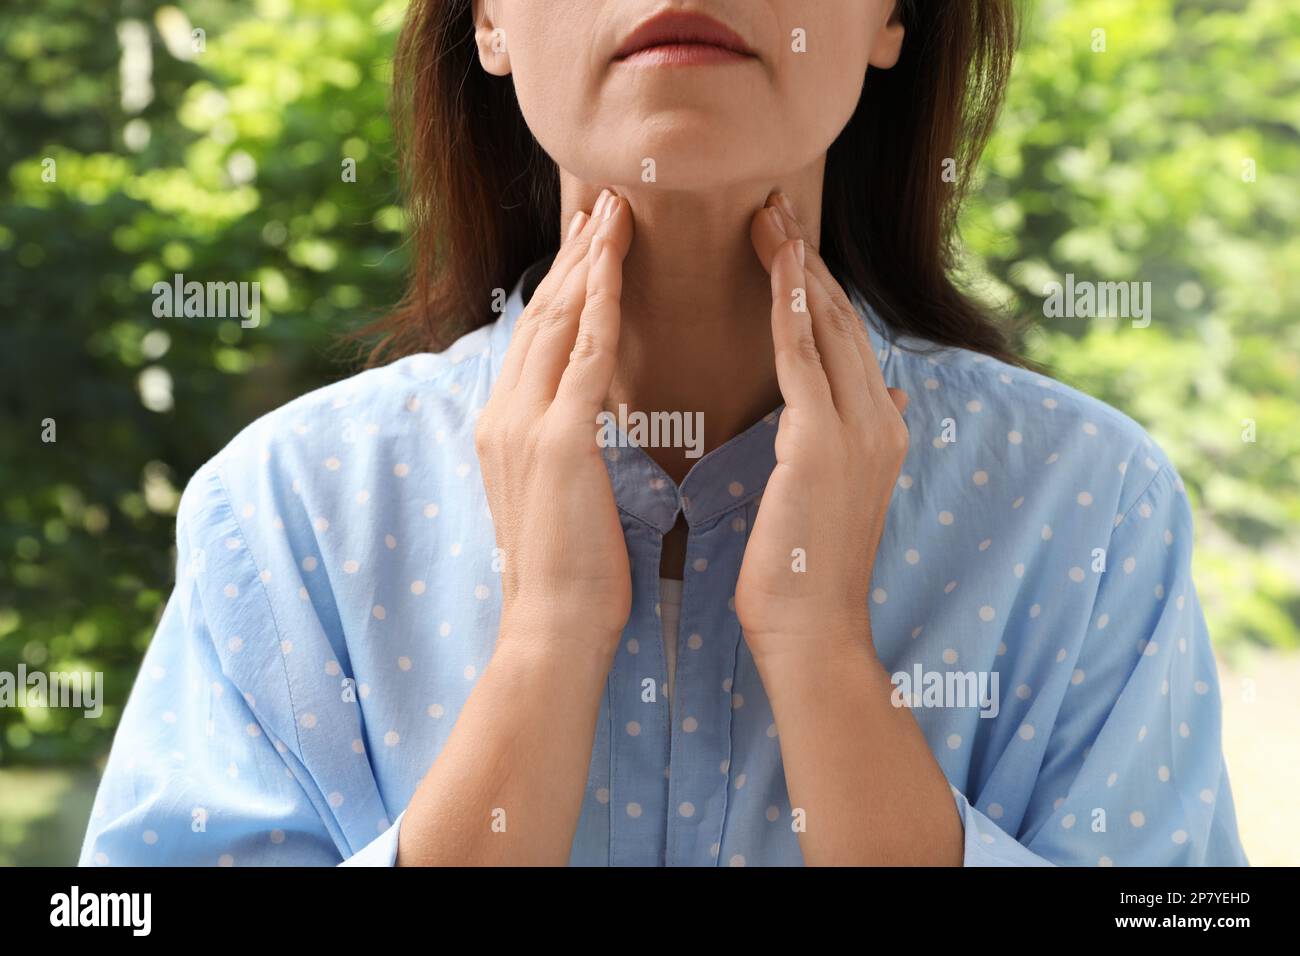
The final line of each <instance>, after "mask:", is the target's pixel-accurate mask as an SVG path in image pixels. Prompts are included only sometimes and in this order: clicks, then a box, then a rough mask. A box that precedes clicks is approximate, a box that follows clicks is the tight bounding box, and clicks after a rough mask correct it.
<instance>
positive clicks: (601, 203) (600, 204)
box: [591, 189, 609, 219]
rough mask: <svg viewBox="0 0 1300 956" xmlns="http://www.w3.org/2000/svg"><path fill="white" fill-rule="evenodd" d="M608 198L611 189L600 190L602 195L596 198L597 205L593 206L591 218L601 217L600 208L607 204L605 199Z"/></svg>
mask: <svg viewBox="0 0 1300 956" xmlns="http://www.w3.org/2000/svg"><path fill="white" fill-rule="evenodd" d="M607 199H609V190H608V189H602V190H601V191H600V197H599V198H598V199H597V200H596V205H594V206H592V207H591V218H592V219H599V218H600V210H601V207H603V206H604V205H605V200H607Z"/></svg>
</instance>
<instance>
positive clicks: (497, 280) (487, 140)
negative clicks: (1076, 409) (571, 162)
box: [369, 0, 1021, 365]
mask: <svg viewBox="0 0 1300 956" xmlns="http://www.w3.org/2000/svg"><path fill="white" fill-rule="evenodd" d="M898 15H899V16H901V17H902V19H903V24H904V27H905V29H906V33H905V36H904V40H903V48H902V53H901V55H900V57H899V60H898V63H897V64H896V65H895V66H894V67H893V68H892V69H889V70H871V71H869V72H868V74H867V79H866V82H865V84H864V86H863V91H862V97H861V99H860V100H859V102H858V106H857V110H856V111H855V112H854V114H853V117H852V119H850V121H849V123H848V125H847V126H846V127H845V128H844V130H843V131H842V132H841V133H840V136H839V137H838V138H837V139H836V141H835V142H834V143H833V144H832V145H831V147H830V150H829V152H828V154H827V162H826V178H825V184H824V189H823V198H822V236H821V247H820V252H821V254H822V256H823V258H824V259H825V260H826V263H827V266H828V267H829V268H830V269H831V271H832V272H833V273H834V275H835V276H836V278H837V279H838V280H839V281H840V282H841V284H843V285H844V287H845V289H846V290H849V291H856V292H857V293H858V294H859V295H860V296H861V297H862V298H863V299H864V300H865V301H866V302H867V303H868V304H869V305H870V306H871V307H872V309H873V310H874V311H875V312H876V314H877V315H878V316H879V317H880V318H881V320H883V322H884V323H885V324H886V325H887V326H888V327H889V328H890V329H892V330H893V331H895V332H899V333H903V334H906V335H912V336H916V337H919V338H921V339H926V340H929V341H930V342H934V343H936V344H938V345H944V346H957V347H960V348H967V349H972V350H974V351H977V352H983V353H985V354H987V355H991V356H994V357H996V358H999V359H1002V360H1004V361H1008V362H1012V363H1015V364H1021V360H1020V359H1019V358H1018V357H1017V356H1016V355H1015V354H1014V353H1013V351H1012V349H1011V346H1010V345H1009V344H1008V341H1007V336H1006V334H1005V333H1004V332H1003V330H1002V329H1001V328H1000V327H999V326H998V325H997V324H996V323H995V322H994V321H993V320H992V318H991V317H990V316H989V315H988V314H987V313H986V312H985V310H984V309H983V308H982V307H981V306H980V305H978V304H977V303H976V302H975V301H973V300H972V299H971V298H970V297H969V296H968V295H967V294H966V293H965V292H963V291H962V290H961V289H960V288H959V287H958V285H957V284H956V283H955V282H954V280H953V278H952V274H953V270H954V267H955V239H956V216H957V211H958V209H959V207H960V204H961V200H962V197H963V195H964V193H965V190H966V188H967V186H968V184H969V183H970V181H971V177H972V174H973V172H974V167H975V164H976V161H977V160H978V158H979V155H980V152H981V151H982V149H983V146H984V143H985V141H986V140H987V138H988V135H989V133H990V132H991V130H992V127H993V123H994V120H995V119H996V117H997V113H998V110H999V108H1000V106H1001V103H1002V96H1003V92H1004V90H1005V88H1006V83H1007V79H1008V76H1009V74H1010V70H1011V61H1012V57H1013V55H1014V52H1015V47H1016V43H1017V20H1016V12H1015V7H1014V4H1013V2H1012V0H978V2H974V3H964V2H953V3H949V2H939V0H899V10H898ZM393 93H394V113H395V117H394V118H395V121H396V130H397V143H398V149H399V155H400V157H401V165H402V173H403V180H404V184H405V186H406V191H407V196H408V205H407V209H408V214H409V216H410V218H411V221H412V225H413V229H414V234H413V243H414V248H413V250H412V252H413V259H412V265H411V278H410V283H409V285H408V288H407V291H406V295H405V296H404V297H403V299H402V301H401V303H399V305H398V306H397V308H396V309H395V310H394V311H393V313H392V314H390V315H389V316H387V317H386V318H384V319H383V320H381V321H380V322H378V323H377V324H376V325H375V326H373V327H372V328H371V329H370V330H369V331H371V332H372V333H378V335H379V340H378V343H377V344H376V345H375V346H374V348H373V350H372V352H371V354H370V364H372V365H376V364H380V363H382V362H385V361H389V360H392V359H395V358H399V357H401V356H403V355H408V354H411V353H414V352H421V351H429V350H437V349H441V348H445V347H446V346H448V345H450V344H451V343H452V342H453V341H455V340H456V338H458V337H459V336H461V335H463V334H464V333H466V332H469V331H471V330H473V329H474V328H477V327H479V326H481V325H485V324H486V323H488V322H489V321H491V318H492V315H491V312H490V309H489V305H490V303H491V300H492V295H493V290H496V289H510V288H511V287H513V285H514V283H515V281H516V280H517V279H518V278H519V276H520V274H521V273H522V272H523V271H524V270H525V269H526V268H528V266H530V265H532V264H533V263H534V262H536V261H537V260H538V259H541V258H543V257H545V256H547V255H548V254H550V253H553V252H554V251H555V249H556V247H557V245H558V235H559V226H558V221H559V215H560V183H559V173H558V171H557V169H556V166H555V163H554V161H552V160H551V158H550V157H549V156H547V155H546V153H545V152H544V151H543V150H542V148H541V146H540V145H539V144H538V143H537V141H536V139H534V137H533V135H532V133H531V132H530V131H529V129H528V126H527V124H526V123H525V122H524V117H523V113H522V112H521V111H520V109H519V103H518V101H517V100H516V98H515V92H514V84H513V83H511V82H510V81H509V80H502V79H501V78H499V77H494V76H492V75H490V74H488V73H487V72H486V71H484V70H483V69H481V68H480V67H479V64H478V50H477V46H476V43H475V40H474V20H473V2H472V0H411V3H410V6H409V8H408V11H407V15H406V22H405V25H404V26H403V28H402V33H401V36H400V38H399V40H398V44H397V51H396V57H395V62H394V89H393ZM946 170H947V171H951V172H952V173H953V175H952V176H944V175H942V174H943V173H944V172H945V171H946Z"/></svg>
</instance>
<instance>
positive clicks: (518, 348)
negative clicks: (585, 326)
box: [497, 189, 613, 390]
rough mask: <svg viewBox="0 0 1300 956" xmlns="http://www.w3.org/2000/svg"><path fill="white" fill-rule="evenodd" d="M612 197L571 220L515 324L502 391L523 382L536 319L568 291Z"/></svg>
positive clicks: (503, 370) (499, 381)
mask: <svg viewBox="0 0 1300 956" xmlns="http://www.w3.org/2000/svg"><path fill="white" fill-rule="evenodd" d="M612 195H613V194H612V193H611V192H610V191H609V190H608V189H606V190H603V191H602V192H601V194H600V196H599V197H598V198H597V200H596V204H595V205H594V206H593V207H592V211H591V214H588V213H586V212H584V211H582V210H578V212H577V213H575V214H574V217H573V219H572V220H570V222H569V228H568V231H567V232H566V234H565V240H564V242H563V243H562V244H561V246H560V251H559V252H558V253H557V254H556V256H555V261H554V262H552V263H551V267H550V268H549V269H548V270H547V271H546V275H545V276H544V277H543V278H542V281H541V282H539V283H538V284H537V288H536V289H534V290H533V295H532V298H531V299H530V300H529V302H528V307H527V308H526V309H524V312H523V314H522V315H521V316H520V317H519V321H518V322H516V323H515V328H514V332H513V334H512V335H511V337H510V346H509V348H507V349H506V355H505V358H504V359H503V360H502V363H501V373H500V374H499V375H498V376H497V385H498V387H499V388H501V389H504V390H509V389H512V388H514V387H515V386H516V385H517V384H518V383H519V376H520V373H521V371H522V370H523V367H524V363H525V361H526V360H527V355H528V348H529V346H530V345H531V344H532V341H533V336H534V335H535V334H536V332H537V321H536V320H537V318H538V317H539V316H541V315H543V314H545V312H546V311H547V310H548V309H550V308H551V304H552V303H553V302H554V301H555V298H556V296H558V295H559V294H560V292H561V291H562V290H563V289H564V287H565V281H566V280H567V279H568V277H569V274H570V273H571V272H572V271H573V269H574V268H575V267H576V266H577V265H578V264H579V263H581V262H582V261H583V260H584V258H585V257H586V255H587V250H588V248H589V247H590V244H591V239H592V237H593V236H595V234H596V230H597V228H599V226H600V224H601V222H602V221H603V220H602V219H601V217H600V213H601V212H602V210H603V206H604V204H605V203H606V202H608V200H609V197H610V196H612Z"/></svg>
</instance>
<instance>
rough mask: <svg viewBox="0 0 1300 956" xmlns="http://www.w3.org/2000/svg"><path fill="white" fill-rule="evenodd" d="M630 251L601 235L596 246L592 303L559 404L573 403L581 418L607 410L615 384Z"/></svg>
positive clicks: (560, 390)
mask: <svg viewBox="0 0 1300 956" xmlns="http://www.w3.org/2000/svg"><path fill="white" fill-rule="evenodd" d="M626 252H627V246H625V245H624V244H622V243H620V242H617V241H615V240H613V239H611V238H608V237H606V236H601V235H598V236H597V237H596V238H595V239H594V240H593V241H592V245H591V253H590V258H591V266H590V268H589V269H588V271H587V301H586V304H585V305H584V306H583V307H582V316H581V318H579V320H578V335H577V338H576V339H575V340H574V344H573V351H572V352H571V353H570V355H569V364H568V365H567V366H566V367H565V369H564V373H563V374H562V375H561V376H560V384H559V387H558V388H557V389H556V394H555V400H556V402H557V403H559V402H567V403H572V404H573V405H574V406H575V407H576V408H577V409H579V414H581V415H586V416H593V415H595V414H596V413H597V412H599V411H600V410H601V409H602V408H603V407H604V404H605V398H606V396H607V395H608V394H609V386H610V383H611V382H612V381H613V380H614V370H615V368H616V367H617V365H618V333H619V327H620V324H621V319H622V301H621V297H622V293H623V257H624V255H626Z"/></svg>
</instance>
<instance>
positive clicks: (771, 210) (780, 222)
mask: <svg viewBox="0 0 1300 956" xmlns="http://www.w3.org/2000/svg"><path fill="white" fill-rule="evenodd" d="M767 214H768V218H770V219H771V220H772V222H774V223H776V229H777V232H779V233H781V235H783V236H789V235H790V234H789V233H788V232H786V231H785V220H784V219H782V218H781V213H780V211H779V210H778V209H777V208H776V207H775V206H768V207H767Z"/></svg>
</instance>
